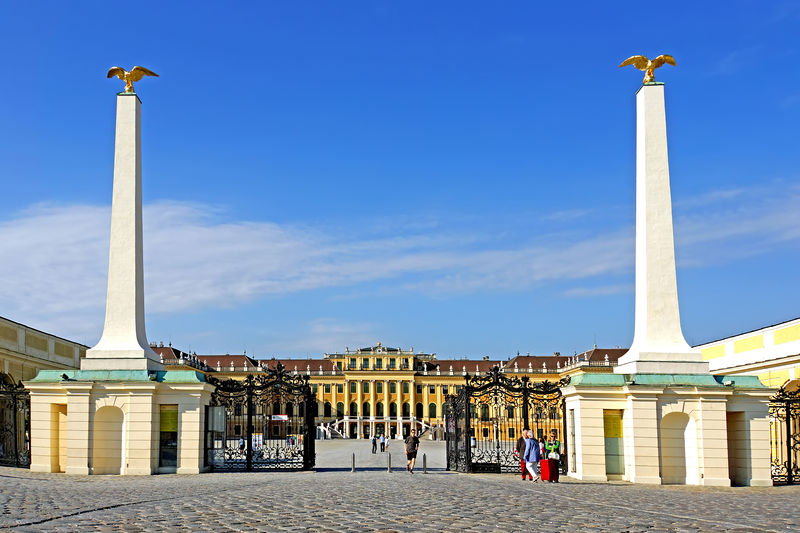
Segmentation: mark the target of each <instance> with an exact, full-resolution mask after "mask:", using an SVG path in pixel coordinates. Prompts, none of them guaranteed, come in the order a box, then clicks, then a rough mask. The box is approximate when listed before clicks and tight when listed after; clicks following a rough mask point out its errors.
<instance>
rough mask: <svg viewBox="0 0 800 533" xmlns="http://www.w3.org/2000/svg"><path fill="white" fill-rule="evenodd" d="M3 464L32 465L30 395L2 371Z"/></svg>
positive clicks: (0, 437)
mask: <svg viewBox="0 0 800 533" xmlns="http://www.w3.org/2000/svg"><path fill="white" fill-rule="evenodd" d="M0 465H2V466H15V467H19V468H28V467H30V466H31V396H30V393H29V392H28V391H26V390H25V388H24V387H23V386H22V383H14V382H13V381H12V380H11V378H10V377H9V376H7V375H5V374H0Z"/></svg>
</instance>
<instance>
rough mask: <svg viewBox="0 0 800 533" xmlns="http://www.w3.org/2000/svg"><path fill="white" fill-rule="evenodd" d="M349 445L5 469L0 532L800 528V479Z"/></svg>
mask: <svg viewBox="0 0 800 533" xmlns="http://www.w3.org/2000/svg"><path fill="white" fill-rule="evenodd" d="M398 444H399V443H398ZM393 445H394V443H393ZM337 446H338V447H339V448H336V447H337ZM351 446H353V445H351ZM358 446H361V443H359V444H358ZM423 448H427V449H428V450H429V451H430V452H435V446H433V445H431V446H428V445H427V444H426V443H425V442H423ZM346 449H347V448H346V447H344V445H342V444H337V445H334V448H326V447H324V446H323V447H321V450H320V454H319V457H320V458H324V457H325V456H326V454H328V463H329V464H330V465H331V467H330V469H329V470H322V471H320V472H316V473H314V472H299V473H289V472H285V473H282V472H264V473H239V474H223V473H214V474H202V475H195V476H176V475H161V476H147V477H117V476H86V477H82V476H65V475H63V474H35V473H31V472H29V471H27V470H18V469H13V468H0V508H2V514H0V531H4V530H14V531H163V530H171V531H172V530H174V531H211V530H214V531H383V532H388V531H531V530H538V531H548V532H555V531H569V532H580V531H598V532H603V531H652V532H696V531H730V532H737V533H745V532H756V531H780V532H790V531H791V532H796V531H800V506H799V505H798V502H800V486H795V487H769V488H724V489H710V488H702V487H650V486H641V485H630V484H626V483H612V484H595V483H581V482H575V481H570V480H569V479H566V480H563V482H562V483H558V484H543V483H531V482H527V483H523V482H522V481H521V480H519V479H518V478H517V477H516V476H511V475H490V474H484V475H468V474H455V473H450V472H444V471H441V470H431V471H430V472H429V473H428V474H423V473H422V472H421V470H420V471H418V472H417V473H415V474H413V475H410V474H408V473H406V472H405V470H404V467H405V462H399V464H397V465H396V469H395V470H394V471H393V472H391V473H388V472H386V471H385V462H383V461H385V456H384V457H382V458H381V457H376V458H375V460H376V461H378V462H379V463H380V464H383V465H384V469H383V470H381V469H379V468H378V467H377V466H376V467H370V466H369V465H365V468H371V469H369V470H362V471H358V472H356V473H351V472H349V470H348V469H346V468H343V467H342V466H341V465H342V463H343V464H346V465H348V466H349V462H348V460H349V457H347V456H348V455H349V454H344V453H343V451H345V450H346ZM331 450H334V451H335V453H334V452H331ZM399 451H400V446H397V448H396V449H395V452H399ZM370 455H371V454H370ZM393 455H394V454H393ZM397 455H400V454H397ZM432 455H436V453H432ZM334 457H337V458H339V459H337V460H334V459H333V458H334ZM437 460H438V459H435V460H434V462H435V461H437ZM337 461H340V462H337ZM429 464H430V463H429Z"/></svg>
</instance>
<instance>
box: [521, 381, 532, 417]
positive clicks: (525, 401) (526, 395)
mask: <svg viewBox="0 0 800 533" xmlns="http://www.w3.org/2000/svg"><path fill="white" fill-rule="evenodd" d="M529 395H530V391H529V390H528V376H522V429H523V430H526V429H531V428H530V426H529V425H528V398H529Z"/></svg>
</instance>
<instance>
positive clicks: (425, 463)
mask: <svg viewBox="0 0 800 533" xmlns="http://www.w3.org/2000/svg"><path fill="white" fill-rule="evenodd" d="M422 473H423V474H427V473H428V456H427V455H425V454H424V453H423V454H422Z"/></svg>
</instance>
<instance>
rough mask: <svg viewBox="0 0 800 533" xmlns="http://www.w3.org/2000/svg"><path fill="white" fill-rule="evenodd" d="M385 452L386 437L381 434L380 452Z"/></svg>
mask: <svg viewBox="0 0 800 533" xmlns="http://www.w3.org/2000/svg"><path fill="white" fill-rule="evenodd" d="M385 451H386V437H385V436H384V434H383V433H381V452H385Z"/></svg>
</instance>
